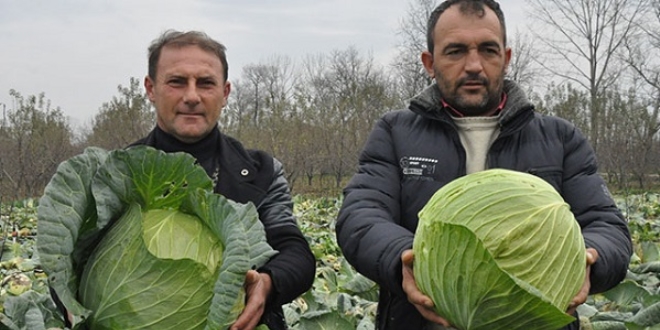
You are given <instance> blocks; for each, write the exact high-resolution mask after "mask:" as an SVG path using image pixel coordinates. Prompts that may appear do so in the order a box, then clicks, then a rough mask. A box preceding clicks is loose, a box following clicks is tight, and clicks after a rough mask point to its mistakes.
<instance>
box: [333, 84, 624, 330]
mask: <svg viewBox="0 0 660 330" xmlns="http://www.w3.org/2000/svg"><path fill="white" fill-rule="evenodd" d="M504 86H505V87H504V89H505V92H506V93H507V96H508V99H507V103H506V106H505V108H504V110H503V112H502V115H501V118H500V128H501V132H500V135H499V136H498V138H497V139H496V141H495V142H494V143H493V145H492V147H491V148H490V150H489V151H488V158H487V167H488V168H506V169H512V170H517V171H522V172H528V173H532V174H535V175H537V176H539V177H541V178H543V179H544V180H546V181H547V182H549V183H550V184H552V185H553V186H554V187H555V188H556V189H557V191H559V192H560V193H561V195H562V196H563V198H564V199H565V200H566V201H567V202H568V203H569V204H570V206H571V210H572V212H573V213H574V214H575V217H576V219H577V220H578V222H579V224H580V226H581V228H582V231H583V235H584V239H585V243H586V246H587V247H592V248H595V249H596V250H597V251H598V253H599V259H598V261H597V262H596V264H594V265H593V266H592V270H591V285H592V286H591V292H592V293H595V292H602V291H604V290H607V289H609V288H612V287H613V286H615V285H616V284H618V283H619V282H620V281H621V280H622V279H623V278H624V276H625V274H626V269H627V266H628V262H629V260H630V255H631V253H632V248H631V240H630V234H629V232H628V227H627V224H626V222H625V220H624V218H623V216H622V214H621V213H620V211H619V210H618V209H617V207H616V205H615V203H614V201H613V200H612V198H611V196H610V194H609V192H608V190H607V187H606V186H605V183H604V182H603V180H602V178H601V177H600V176H599V175H598V174H597V166H596V158H595V154H594V152H593V150H592V148H591V147H590V146H589V144H588V142H587V140H586V139H585V138H584V136H583V135H582V134H581V133H580V132H579V131H578V129H576V128H575V127H574V126H573V125H571V124H570V123H568V122H567V121H565V120H562V119H560V118H557V117H549V116H543V115H540V114H538V113H535V112H534V110H533V106H532V105H531V104H530V102H529V101H528V100H527V98H526V96H525V95H524V93H523V91H522V90H521V89H520V88H519V87H518V86H517V85H516V84H515V83H513V82H511V81H505V85H504ZM440 98H441V96H440V92H439V90H438V88H437V86H436V85H435V84H434V85H433V86H431V87H429V88H427V89H426V90H425V91H424V92H422V93H421V94H420V95H418V96H417V97H415V98H414V99H412V100H411V102H410V106H409V109H407V110H400V111H394V112H390V113H387V114H385V115H384V116H383V117H382V118H381V119H380V120H379V121H378V122H377V123H376V125H375V128H374V129H373V131H372V132H371V135H370V137H369V139H368V140H367V143H366V145H365V147H364V150H363V151H362V154H361V155H360V164H359V168H358V171H357V173H356V174H355V175H354V176H353V178H352V179H351V181H350V183H349V184H348V186H347V187H346V189H345V190H344V204H343V206H342V208H341V210H340V212H339V216H338V219H337V226H336V230H337V239H338V243H339V246H340V247H341V249H342V251H343V252H344V255H345V256H346V258H347V260H348V261H349V262H350V263H351V264H352V265H353V266H354V267H355V268H356V269H357V270H358V271H359V272H360V273H362V274H364V275H365V276H367V277H369V278H370V279H372V280H374V281H376V282H377V283H378V284H379V285H380V288H381V292H380V300H379V306H378V313H379V315H378V329H393V330H400V329H423V328H424V327H425V322H424V320H423V318H422V317H421V315H420V314H419V313H418V312H417V311H416V309H415V308H414V306H412V305H411V304H410V303H408V302H407V299H406V296H405V294H404V292H403V289H402V287H401V281H402V274H401V253H402V252H403V251H404V250H406V249H410V248H412V242H413V233H414V232H415V229H416V227H417V222H418V217H417V213H418V212H419V211H420V209H421V208H422V207H423V206H424V205H425V203H426V202H427V201H428V200H429V198H430V197H431V196H432V195H433V193H435V191H436V190H438V189H439V188H440V187H442V186H443V185H445V184H447V183H448V182H450V181H452V180H453V179H456V178H458V177H461V176H463V175H465V174H466V170H465V165H466V164H465V150H464V148H463V147H462V145H461V142H460V138H459V135H458V132H457V130H456V126H455V124H454V123H453V121H452V119H451V117H450V116H449V114H448V111H447V109H443V108H442V106H441V104H442V103H441V102H440Z"/></svg>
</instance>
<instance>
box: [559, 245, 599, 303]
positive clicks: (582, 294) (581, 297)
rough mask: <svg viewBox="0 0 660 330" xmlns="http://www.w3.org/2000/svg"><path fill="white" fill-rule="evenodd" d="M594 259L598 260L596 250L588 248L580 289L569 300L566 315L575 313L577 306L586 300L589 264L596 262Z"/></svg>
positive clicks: (589, 287) (589, 271) (589, 284)
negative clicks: (585, 269) (585, 267)
mask: <svg viewBox="0 0 660 330" xmlns="http://www.w3.org/2000/svg"><path fill="white" fill-rule="evenodd" d="M596 260H598V251H596V249H592V248H588V249H587V271H586V273H585V275H584V284H582V288H581V289H580V291H578V293H577V295H576V296H575V297H574V298H573V300H571V303H570V304H569V305H568V310H566V313H567V314H568V315H573V314H575V310H576V309H577V307H578V306H580V305H582V304H584V302H585V301H587V296H589V289H591V280H590V279H589V275H590V273H591V265H593V264H594V263H596Z"/></svg>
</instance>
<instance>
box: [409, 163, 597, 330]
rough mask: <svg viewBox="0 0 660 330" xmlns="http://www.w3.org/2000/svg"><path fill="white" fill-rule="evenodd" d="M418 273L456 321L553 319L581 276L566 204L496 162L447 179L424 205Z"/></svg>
mask: <svg viewBox="0 0 660 330" xmlns="http://www.w3.org/2000/svg"><path fill="white" fill-rule="evenodd" d="M413 250H414V252H415V265H414V267H415V268H414V270H415V280H416V281H417V285H418V286H419V287H420V290H421V291H422V292H425V293H426V294H427V295H429V296H430V297H431V298H432V300H433V301H434V302H435V304H436V308H437V311H438V312H439V313H440V314H441V315H443V316H445V317H446V318H447V319H448V320H449V321H450V323H452V324H453V325H454V326H457V327H459V328H460V329H549V330H552V329H558V328H561V327H562V326H563V325H565V324H568V323H570V322H571V321H572V320H573V319H574V318H572V317H570V316H568V315H566V314H565V310H566V308H567V307H568V304H569V302H570V301H571V299H572V298H573V297H574V296H575V294H577V292H578V291H579V289H580V288H581V286H582V283H583V281H584V276H585V265H586V264H585V259H586V257H585V247H584V240H583V238H582V234H581V230H580V227H579V225H578V223H577V221H576V220H575V218H574V216H573V214H572V213H571V212H570V207H569V206H568V204H566V203H565V202H564V201H563V199H562V198H561V196H560V195H559V194H558V193H557V192H556V191H555V190H554V188H553V187H552V186H550V185H549V184H548V183H546V182H545V181H543V180H542V179H540V178H538V177H535V176H533V175H529V174H525V173H520V172H514V171H508V170H502V169H494V170H488V171H482V172H477V173H474V174H471V175H468V176H465V177H462V178H459V179H457V180H454V181H453V182H451V183H449V184H447V185H446V186H444V187H443V188H441V189H440V190H438V192H436V194H434V196H433V197H432V198H431V199H430V200H429V202H428V203H427V205H426V206H425V207H424V208H423V209H422V211H421V212H420V223H419V226H418V228H417V232H416V234H415V241H414V243H413Z"/></svg>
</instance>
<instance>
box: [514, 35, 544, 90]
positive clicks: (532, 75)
mask: <svg viewBox="0 0 660 330" xmlns="http://www.w3.org/2000/svg"><path fill="white" fill-rule="evenodd" d="M508 40H509V45H510V46H509V47H511V61H510V62H509V67H508V69H507V78H508V79H511V80H513V81H515V82H517V83H518V84H519V85H520V86H521V87H523V88H526V89H527V90H528V91H529V92H531V91H532V90H533V89H534V88H535V87H540V86H538V82H539V81H541V80H542V79H539V78H542V77H543V72H542V70H541V68H540V67H538V65H537V63H536V62H535V59H536V58H538V57H539V55H540V53H541V52H540V50H539V49H538V48H537V47H536V46H535V45H534V41H533V39H532V38H531V36H530V35H529V34H525V33H521V32H519V31H517V32H516V34H515V36H514V37H513V38H509V39H508Z"/></svg>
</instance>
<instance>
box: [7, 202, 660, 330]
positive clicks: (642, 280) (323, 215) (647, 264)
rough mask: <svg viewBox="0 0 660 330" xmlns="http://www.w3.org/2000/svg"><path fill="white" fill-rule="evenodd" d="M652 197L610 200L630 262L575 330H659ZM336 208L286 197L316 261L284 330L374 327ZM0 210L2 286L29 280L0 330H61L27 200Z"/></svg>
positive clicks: (364, 284)
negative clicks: (338, 232) (26, 318)
mask: <svg viewBox="0 0 660 330" xmlns="http://www.w3.org/2000/svg"><path fill="white" fill-rule="evenodd" d="M659 198H660V195H658V194H644V195H638V196H628V197H627V198H626V199H624V198H623V197H620V196H617V198H616V201H617V203H618V205H619V207H621V209H622V210H623V211H624V213H625V214H626V216H627V217H628V218H629V219H631V220H630V223H631V233H632V235H633V237H634V245H635V255H634V256H633V261H632V262H631V265H630V271H629V273H628V276H627V278H626V280H625V281H624V282H622V283H621V284H620V285H619V286H617V287H616V288H614V289H612V290H610V291H608V292H606V293H604V294H598V295H593V296H590V297H589V300H588V301H587V303H586V304H584V305H582V306H580V307H579V313H580V316H581V323H582V328H583V329H585V330H609V329H612V330H618V329H621V330H626V329H629V330H640V329H644V330H658V329H659V328H660V321H657V316H658V315H660V313H658V308H660V307H658V304H659V303H658V301H660V272H659V271H658V268H657V265H658V262H660V242H659V241H658V240H657V239H656V240H655V241H649V240H642V239H641V238H653V237H654V236H653V235H652V234H651V232H650V230H649V229H648V228H657V227H656V226H657V225H658V224H659V223H660V220H659V219H658V217H657V216H655V217H653V216H651V214H654V213H653V211H652V210H654V209H655V208H656V205H657V201H658V200H659ZM340 205H341V199H340V198H335V197H321V198H308V197H305V196H296V197H295V198H294V212H295V215H296V217H297V218H298V222H299V224H300V226H301V228H302V230H303V233H304V234H305V236H306V237H307V239H308V240H309V243H310V245H311V246H312V249H313V250H314V254H315V255H316V257H317V267H318V273H317V277H316V279H315V282H314V286H313V288H312V289H311V290H310V291H308V292H307V293H305V294H304V295H303V296H301V297H299V298H298V299H296V300H294V301H293V302H292V303H290V304H287V305H285V306H284V311H285V317H286V320H287V322H288V324H289V326H290V328H291V329H294V330H303V329H333V330H334V329H336V330H344V329H346V330H348V329H350V330H354V329H359V330H372V329H374V328H375V324H374V323H375V314H376V308H377V304H376V301H377V293H378V287H377V286H376V285H375V284H374V283H373V282H372V281H370V280H368V279H366V278H364V277H363V276H362V275H360V274H357V273H356V272H355V270H354V269H353V268H352V267H351V266H350V265H348V264H347V263H346V261H345V260H344V258H343V257H342V254H341V251H340V249H339V248H338V247H337V244H336V241H335V234H334V221H335V218H336V215H337V211H338V209H339V207H340ZM1 210H2V214H1V215H2V222H0V225H1V226H2V229H3V230H2V233H3V236H2V238H3V241H5V245H4V250H3V251H4V253H3V257H2V268H1V269H0V272H2V275H3V279H8V276H9V275H10V274H23V275H25V276H27V277H28V278H29V279H30V281H31V285H32V287H31V290H28V291H27V292H24V293H23V294H21V295H19V296H15V295H12V294H11V293H10V291H9V286H10V282H9V281H3V282H2V291H1V292H0V302H1V303H2V305H3V306H2V312H3V313H1V314H0V329H5V328H6V329H33V328H30V327H29V325H26V324H15V323H13V322H12V317H13V316H16V315H19V314H20V315H25V314H26V313H29V314H30V315H34V317H35V318H37V319H41V320H43V323H46V324H47V325H48V326H50V327H52V328H53V329H58V328H59V329H63V328H64V325H63V324H64V322H63V320H62V319H61V316H60V315H59V313H55V312H54V310H55V309H54V306H53V303H52V301H51V300H50V297H49V296H48V292H47V288H46V277H45V274H44V273H43V272H42V271H41V270H40V266H39V265H40V262H39V258H38V256H37V255H36V253H35V245H34V241H35V235H34V233H33V232H32V231H33V230H35V228H34V226H35V223H34V222H33V221H30V219H34V218H35V214H36V205H35V203H34V201H31V200H25V201H23V202H17V203H13V204H11V205H9V204H3V205H2V209H1ZM642 214H644V216H643V215H642ZM642 220H643V221H642ZM635 222H640V223H644V224H646V223H648V226H647V225H644V226H638V225H636V224H635ZM14 223H16V228H17V232H19V231H21V230H23V232H29V233H31V234H29V235H27V236H18V235H17V236H16V237H15V238H16V239H15V241H16V244H15V245H14V244H13V243H12V242H13V241H14V237H13V236H12V231H13V228H14V227H13V224H14ZM649 226H650V227H649ZM7 228H10V229H9V230H7ZM24 229H25V230H24ZM654 230H656V231H657V229H654ZM644 233H646V234H648V235H646V234H644ZM10 243H11V244H10ZM12 246H14V248H13V250H12V248H11V247H12ZM19 255H20V256H22V261H21V262H17V261H19V260H20V259H14V258H16V257H17V256H19ZM10 260H13V261H10ZM15 276H16V275H15ZM21 313H22V314H21ZM654 322H655V323H654Z"/></svg>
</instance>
